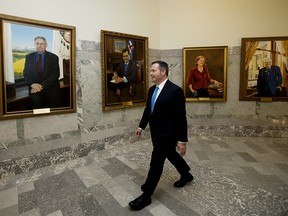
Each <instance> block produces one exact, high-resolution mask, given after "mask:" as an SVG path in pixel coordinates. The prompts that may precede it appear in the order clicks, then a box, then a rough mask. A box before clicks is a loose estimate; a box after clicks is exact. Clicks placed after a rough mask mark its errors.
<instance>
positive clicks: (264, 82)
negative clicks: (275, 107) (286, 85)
mask: <svg viewBox="0 0 288 216" xmlns="http://www.w3.org/2000/svg"><path fill="white" fill-rule="evenodd" d="M265 71H266V68H265V67H264V68H262V69H260V71H259V75H258V80H257V88H258V91H259V95H262V96H274V95H275V94H276V87H277V86H281V83H282V74H281V71H280V68H279V67H278V66H271V67H270V72H269V77H267V76H266V72H265ZM267 93H268V95H267Z"/></svg>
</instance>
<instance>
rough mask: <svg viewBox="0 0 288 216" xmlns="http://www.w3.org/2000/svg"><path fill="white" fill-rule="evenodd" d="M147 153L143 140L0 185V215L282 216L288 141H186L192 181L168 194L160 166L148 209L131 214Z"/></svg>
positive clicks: (169, 178)
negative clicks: (157, 183) (159, 178)
mask: <svg viewBox="0 0 288 216" xmlns="http://www.w3.org/2000/svg"><path fill="white" fill-rule="evenodd" d="M150 153H151V143H150V140H142V141H138V142H135V143H126V144H123V145H119V146H116V147H113V148H105V149H102V150H101V149H99V150H97V151H94V152H91V153H90V154H89V155H88V156H85V157H81V158H77V159H73V160H69V161H66V162H64V163H60V164H55V165H51V166H47V167H44V168H41V169H37V170H33V171H29V172H24V173H21V174H18V175H13V176H9V177H6V178H3V179H1V180H0V215H1V216H6V215H7V216H14V215H15V216H16V215H21V216H30V215H31V216H32V215H33V216H34V215H35V216H38V215H41V216H47V215H49V216H62V215H63V216H74V215H75V216H76V215H77V216H78V215H79V216H90V215H91V216H92V215H93V216H94V215H110V216H122V215H123V216H127V215H144V216H148V215H154V216H175V215H179V216H180V215H181V216H193V215H205V216H213V215H219V216H226V215H241V216H242V215H269V216H274V215H275V216H276V215H279V216H280V215H281V216H284V215H288V138H264V137H215V136H209V137H207V136H198V137H190V141H189V144H188V152H187V154H186V156H185V159H186V161H187V162H188V163H189V165H190V167H191V173H192V174H193V175H194V177H195V179H194V181H193V182H191V183H189V184H187V185H186V186H185V187H184V188H181V189H177V188H174V187H173V183H174V181H176V180H178V178H179V176H178V173H177V172H176V170H175V169H174V167H173V166H172V165H171V164H170V163H169V162H168V161H167V162H166V163H165V169H164V172H163V175H162V177H161V181H160V183H159V185H158V187H157V189H156V191H155V193H154V195H153V197H152V204H151V205H150V206H148V207H146V208H144V209H143V210H141V211H138V212H134V211H131V210H130V208H129V206H128V203H129V201H131V200H132V199H134V198H136V197H137V196H139V195H140V194H141V191H140V185H141V184H142V183H143V182H144V180H145V176H146V174H147V170H148V167H149V159H150ZM59 157H61V155H60V156H59Z"/></svg>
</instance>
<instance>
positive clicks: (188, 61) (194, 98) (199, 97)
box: [183, 46, 228, 102]
mask: <svg viewBox="0 0 288 216" xmlns="http://www.w3.org/2000/svg"><path fill="white" fill-rule="evenodd" d="M227 51H228V48H227V46H215V47H185V48H183V74H184V79H183V90H184V94H185V98H186V101H187V102H199V101H217V102H224V101H226V95H227V92H226V89H227ZM203 57H204V58H203ZM198 59H204V60H205V64H204V73H203V74H202V73H200V72H199V70H198V69H197V65H196V62H198V61H197V60H198ZM207 71H208V72H207ZM197 74H199V75H197ZM202 75H204V76H205V77H207V79H206V78H205V79H202V80H201V82H203V85H202V87H200V86H201V85H200V83H199V81H200V79H199V76H202ZM204 76H202V77H204ZM209 76H210V78H211V80H209V81H208V79H209V78H208V77H209ZM197 82H198V83H197ZM189 85H190V87H189ZM193 86H194V87H195V88H197V89H195V88H194V87H193ZM190 88H192V90H193V92H192V90H190ZM193 88H194V89H193Z"/></svg>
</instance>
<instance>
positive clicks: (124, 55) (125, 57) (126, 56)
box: [122, 51, 130, 62]
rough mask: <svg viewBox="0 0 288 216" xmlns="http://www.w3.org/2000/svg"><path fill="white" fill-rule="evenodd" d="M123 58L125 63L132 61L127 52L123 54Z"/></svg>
mask: <svg viewBox="0 0 288 216" xmlns="http://www.w3.org/2000/svg"><path fill="white" fill-rule="evenodd" d="M122 58H123V61H124V62H128V61H129V60H130V55H129V53H128V51H127V52H124V53H123V54H122Z"/></svg>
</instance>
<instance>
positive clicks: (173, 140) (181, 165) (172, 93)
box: [129, 61, 193, 210]
mask: <svg viewBox="0 0 288 216" xmlns="http://www.w3.org/2000/svg"><path fill="white" fill-rule="evenodd" d="M168 71H169V68H168V65H167V63H166V62H163V61H155V62H153V63H152V64H151V69H150V76H151V79H152V82H153V83H155V84H156V85H154V86H152V87H151V88H150V89H149V91H148V99H147V103H146V107H145V110H144V113H143V116H142V119H141V121H140V124H139V127H138V128H137V129H136V131H135V134H136V136H140V135H141V132H142V130H144V129H145V128H146V126H147V124H148V123H149V125H150V132H151V138H152V143H153V151H152V156H151V161H150V169H149V172H148V176H147V178H146V181H145V183H144V184H143V185H142V186H141V190H142V192H143V193H142V195H141V196H139V197H138V198H136V199H135V200H133V201H131V202H130V203H129V205H130V207H131V208H132V209H133V210H140V209H142V208H144V207H145V206H147V205H150V204H151V196H152V194H153V192H154V190H155V188H156V186H157V184H158V182H159V180H160V177H161V174H162V171H163V166H164V161H165V160H166V158H167V159H168V160H169V161H170V162H171V163H172V164H173V165H174V166H175V168H176V169H177V171H178V172H179V173H180V175H181V177H180V180H178V181H176V182H175V183H174V186H175V187H177V188H180V187H184V186H185V185H186V184H187V183H188V182H191V181H192V180H193V176H192V175H191V174H190V173H189V171H190V167H189V166H188V165H187V163H186V162H185V160H184V159H183V156H184V155H185V153H186V142H187V141H188V139H187V119H186V109H185V96H184V92H183V90H182V89H181V88H180V87H179V86H177V85H175V84H174V83H172V82H171V81H170V80H169V79H168ZM156 89H157V90H156ZM155 97H156V101H155V102H153V101H154V98H155ZM153 104H154V105H153ZM176 149H178V150H179V153H178V152H177V150H176Z"/></svg>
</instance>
